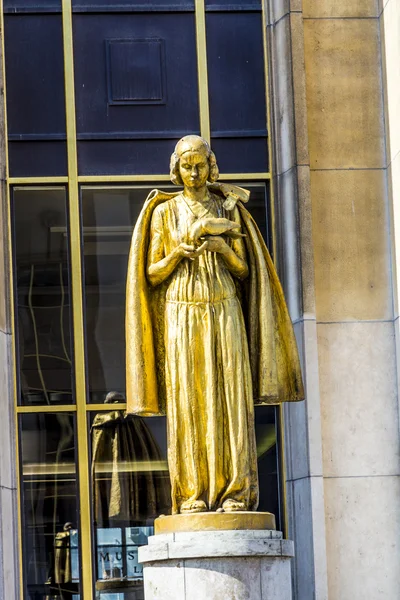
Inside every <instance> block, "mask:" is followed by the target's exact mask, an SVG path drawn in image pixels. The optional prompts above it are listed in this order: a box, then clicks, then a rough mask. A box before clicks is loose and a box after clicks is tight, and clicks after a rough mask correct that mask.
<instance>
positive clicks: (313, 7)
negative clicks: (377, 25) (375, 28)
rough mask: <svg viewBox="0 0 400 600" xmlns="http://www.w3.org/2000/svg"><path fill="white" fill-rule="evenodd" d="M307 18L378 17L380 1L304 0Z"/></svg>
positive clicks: (304, 10)
mask: <svg viewBox="0 0 400 600" xmlns="http://www.w3.org/2000/svg"><path fill="white" fill-rule="evenodd" d="M303 12H304V16H305V17H311V18H314V19H318V18H320V19H321V18H327V17H328V18H329V17H353V18H354V17H377V16H378V14H379V6H378V0H334V1H333V0H303Z"/></svg>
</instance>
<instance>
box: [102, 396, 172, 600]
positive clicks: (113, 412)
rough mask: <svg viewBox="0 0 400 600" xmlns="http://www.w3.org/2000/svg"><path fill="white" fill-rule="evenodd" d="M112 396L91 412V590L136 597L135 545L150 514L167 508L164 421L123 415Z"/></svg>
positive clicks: (121, 599) (139, 582)
mask: <svg viewBox="0 0 400 600" xmlns="http://www.w3.org/2000/svg"><path fill="white" fill-rule="evenodd" d="M118 400H120V398H119V397H118V394H113V393H111V394H109V395H108V396H107V400H106V402H107V403H108V404H109V405H110V406H109V410H106V411H101V412H98V413H97V414H94V413H93V414H92V416H91V454H92V495H93V519H94V535H93V537H94V541H95V547H96V561H95V563H96V564H95V568H96V593H97V596H98V598H101V599H102V600H110V599H114V597H115V598H118V600H139V599H142V598H143V571H142V566H141V565H140V563H139V562H138V547H139V546H141V545H143V544H146V543H147V538H148V536H149V535H152V534H153V522H154V518H156V517H157V516H158V515H160V514H165V513H167V512H170V483H169V474H168V466H167V440H166V427H165V419H164V418H163V417H153V418H151V419H142V418H140V417H137V416H134V415H125V414H124V412H123V411H121V410H118V406H117V404H118ZM114 594H115V596H114ZM118 594H119V595H118Z"/></svg>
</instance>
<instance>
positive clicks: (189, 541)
mask: <svg viewBox="0 0 400 600" xmlns="http://www.w3.org/2000/svg"><path fill="white" fill-rule="evenodd" d="M293 554H294V553H293V542H291V541H289V540H283V539H282V534H281V533H280V532H278V531H266V530H256V529H253V530H242V531H235V530H231V531H191V532H175V533H164V534H159V535H154V536H152V537H150V538H149V540H148V545H147V546H142V547H141V548H139V561H140V562H141V563H142V564H143V576H144V590H145V600H291V598H292V592H291V577H290V558H291V557H292V556H293Z"/></svg>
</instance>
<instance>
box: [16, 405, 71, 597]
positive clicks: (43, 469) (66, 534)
mask: <svg viewBox="0 0 400 600" xmlns="http://www.w3.org/2000/svg"><path fill="white" fill-rule="evenodd" d="M19 423H20V431H21V455H22V486H21V487H22V518H23V528H22V536H23V549H24V556H23V559H24V577H25V582H24V583H25V598H26V599H29V600H47V599H48V598H52V599H56V598H57V599H61V598H63V599H65V600H72V598H74V597H76V599H79V598H80V595H79V579H80V575H79V531H78V506H77V495H78V489H77V477H76V467H75V460H76V456H75V417H74V415H72V414H68V413H46V414H38V413H34V414H24V415H21V416H20V422H19Z"/></svg>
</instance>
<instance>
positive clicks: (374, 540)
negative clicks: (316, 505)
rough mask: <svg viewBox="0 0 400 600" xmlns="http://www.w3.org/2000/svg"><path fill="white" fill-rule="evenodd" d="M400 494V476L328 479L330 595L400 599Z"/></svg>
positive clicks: (352, 599) (334, 598)
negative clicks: (399, 594)
mask: <svg viewBox="0 0 400 600" xmlns="http://www.w3.org/2000/svg"><path fill="white" fill-rule="evenodd" d="M399 498H400V479H399V477H355V478H343V479H342V478H340V479H325V504H326V534H327V544H326V553H327V558H328V582H329V598H330V599H332V600H339V599H340V600H356V599H357V600H358V599H360V600H361V599H362V600H395V598H397V594H398V590H399V589H400V569H399V564H400V503H399Z"/></svg>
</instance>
